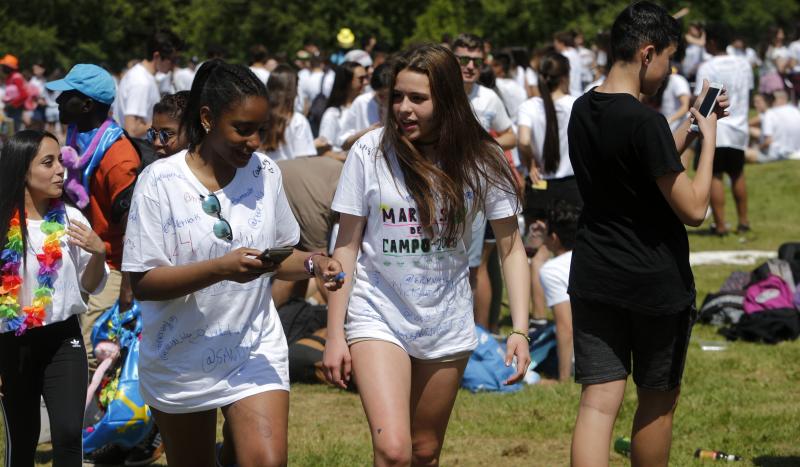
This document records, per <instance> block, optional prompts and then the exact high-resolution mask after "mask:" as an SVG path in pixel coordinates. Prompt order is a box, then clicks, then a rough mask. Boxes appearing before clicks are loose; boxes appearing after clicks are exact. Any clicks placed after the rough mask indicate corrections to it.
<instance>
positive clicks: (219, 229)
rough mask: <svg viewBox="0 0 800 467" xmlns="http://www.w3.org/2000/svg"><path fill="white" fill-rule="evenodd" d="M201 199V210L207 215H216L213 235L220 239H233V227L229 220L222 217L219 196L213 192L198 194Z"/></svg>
mask: <svg viewBox="0 0 800 467" xmlns="http://www.w3.org/2000/svg"><path fill="white" fill-rule="evenodd" d="M200 198H201V199H202V200H203V202H202V205H203V212H205V213H206V214H208V215H209V216H217V219H218V220H217V222H215V223H214V236H215V237H217V238H219V239H220V240H223V239H224V240H228V241H231V240H233V229H232V228H231V224H230V222H228V221H226V220H225V218H224V217H222V206H221V205H220V203H219V198H217V195H215V194H214V193H209V194H208V196H203V195H200Z"/></svg>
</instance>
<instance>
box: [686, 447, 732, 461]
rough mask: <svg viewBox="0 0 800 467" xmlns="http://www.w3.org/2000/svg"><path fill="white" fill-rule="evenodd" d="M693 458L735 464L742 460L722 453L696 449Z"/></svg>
mask: <svg viewBox="0 0 800 467" xmlns="http://www.w3.org/2000/svg"><path fill="white" fill-rule="evenodd" d="M694 457H696V458H697V459H712V460H715V461H728V462H735V461H740V460H742V458H741V457H739V456H736V455H733V454H728V453H725V452H722V451H712V450H710V449H697V450H696V451H695V452H694Z"/></svg>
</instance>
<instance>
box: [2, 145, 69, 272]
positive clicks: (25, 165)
mask: <svg viewBox="0 0 800 467" xmlns="http://www.w3.org/2000/svg"><path fill="white" fill-rule="evenodd" d="M45 138H52V139H53V140H54V141H55V142H56V143H58V138H56V137H55V136H54V135H53V134H52V133H48V132H46V131H40V130H22V131H20V132H17V133H16V134H15V135H14V136H12V137H11V138H10V139H9V140H8V142H6V144H5V146H3V152H2V154H0V250H4V249H5V247H6V241H7V240H8V239H7V238H6V237H7V235H8V228H9V225H10V223H11V215H12V214H13V213H14V210H15V209H16V210H18V211H19V224H20V231H21V233H22V251H23V254H22V259H23V261H25V259H26V257H27V254H25V252H26V251H27V248H28V232H27V228H26V227H25V183H26V178H27V175H28V170H29V169H30V166H31V161H33V159H34V157H36V154H37V153H38V152H39V147H40V146H41V145H42V141H43V140H44V139H45Z"/></svg>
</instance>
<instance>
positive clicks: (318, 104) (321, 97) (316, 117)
mask: <svg viewBox="0 0 800 467" xmlns="http://www.w3.org/2000/svg"><path fill="white" fill-rule="evenodd" d="M324 84H325V75H324V74H323V75H322V79H321V80H319V94H317V96H316V97H314V100H312V101H311V107H309V109H308V123H309V124H311V134H313V135H314V138H316V137H317V136H319V126H320V124H322V115H323V114H324V113H325V109H326V108H327V107H328V98H327V97H325V93H324V92H322V88H323V86H324Z"/></svg>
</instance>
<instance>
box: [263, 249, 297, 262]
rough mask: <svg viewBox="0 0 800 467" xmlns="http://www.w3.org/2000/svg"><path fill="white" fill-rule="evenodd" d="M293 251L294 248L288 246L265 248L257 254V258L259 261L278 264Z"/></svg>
mask: <svg viewBox="0 0 800 467" xmlns="http://www.w3.org/2000/svg"><path fill="white" fill-rule="evenodd" d="M293 251H294V248H292V247H290V246H287V247H277V248H267V249H266V250H264V251H262V252H261V254H260V255H258V259H260V260H261V261H268V262H270V263H273V264H280V263H282V262H283V261H284V260H285V259H286V258H288V257H289V256H291V255H292V252H293Z"/></svg>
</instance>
